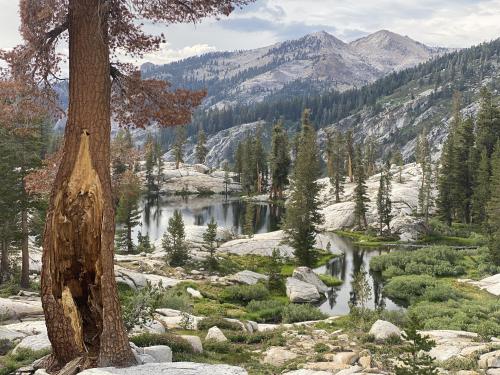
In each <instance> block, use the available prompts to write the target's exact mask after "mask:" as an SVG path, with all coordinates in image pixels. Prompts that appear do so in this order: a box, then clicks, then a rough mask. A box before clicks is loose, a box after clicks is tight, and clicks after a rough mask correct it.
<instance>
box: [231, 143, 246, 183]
mask: <svg viewBox="0 0 500 375" xmlns="http://www.w3.org/2000/svg"><path fill="white" fill-rule="evenodd" d="M243 148H244V144H243V142H240V143H238V146H236V151H235V152H234V168H233V172H234V173H236V174H237V178H238V182H241V173H242V171H243V151H244V150H243Z"/></svg>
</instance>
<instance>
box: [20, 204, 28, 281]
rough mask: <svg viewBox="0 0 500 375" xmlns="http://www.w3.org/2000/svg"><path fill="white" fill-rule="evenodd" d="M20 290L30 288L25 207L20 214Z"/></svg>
mask: <svg viewBox="0 0 500 375" xmlns="http://www.w3.org/2000/svg"><path fill="white" fill-rule="evenodd" d="M21 233H22V239H21V259H22V260H21V264H22V265H21V288H25V289H27V288H29V286H30V254H29V250H28V236H29V233H28V210H27V209H26V207H24V208H23V210H22V212H21Z"/></svg>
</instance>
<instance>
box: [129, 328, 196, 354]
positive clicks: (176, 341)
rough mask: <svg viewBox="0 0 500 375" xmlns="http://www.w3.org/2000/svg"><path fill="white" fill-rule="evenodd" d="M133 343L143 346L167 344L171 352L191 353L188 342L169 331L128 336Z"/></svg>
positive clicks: (191, 349)
mask: <svg viewBox="0 0 500 375" xmlns="http://www.w3.org/2000/svg"><path fill="white" fill-rule="evenodd" d="M130 341H132V342H133V343H134V344H135V345H137V346H138V347H140V348H145V347H148V346H154V345H167V346H168V347H170V349H172V353H174V354H175V353H192V352H193V348H192V346H191V344H189V342H187V341H186V340H184V339H183V338H182V337H180V336H176V335H173V334H170V333H159V334H158V333H149V332H146V333H141V334H140V335H136V336H132V337H131V338H130Z"/></svg>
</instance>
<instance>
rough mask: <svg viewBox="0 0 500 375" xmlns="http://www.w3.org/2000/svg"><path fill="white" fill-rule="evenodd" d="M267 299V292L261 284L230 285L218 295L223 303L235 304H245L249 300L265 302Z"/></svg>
mask: <svg viewBox="0 0 500 375" xmlns="http://www.w3.org/2000/svg"><path fill="white" fill-rule="evenodd" d="M268 298H269V290H268V289H267V288H266V287H265V286H264V285H263V284H256V285H232V286H229V287H227V288H226V289H224V290H223V291H222V293H221V294H220V299H221V300H222V301H224V302H236V303H243V304H247V303H248V302H250V301H251V300H257V301H261V300H265V299H268Z"/></svg>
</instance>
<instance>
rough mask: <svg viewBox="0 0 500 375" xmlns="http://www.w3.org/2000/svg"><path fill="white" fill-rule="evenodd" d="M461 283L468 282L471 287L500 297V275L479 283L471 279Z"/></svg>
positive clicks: (463, 280) (462, 280)
mask: <svg viewBox="0 0 500 375" xmlns="http://www.w3.org/2000/svg"><path fill="white" fill-rule="evenodd" d="M459 281H460V282H466V283H468V284H471V285H475V286H477V287H478V288H480V289H484V290H486V291H487V292H488V293H491V294H493V295H494V296H497V297H500V273H497V274H496V275H493V276H489V277H486V278H484V279H482V280H479V281H474V280H470V279H461V280H459Z"/></svg>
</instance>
